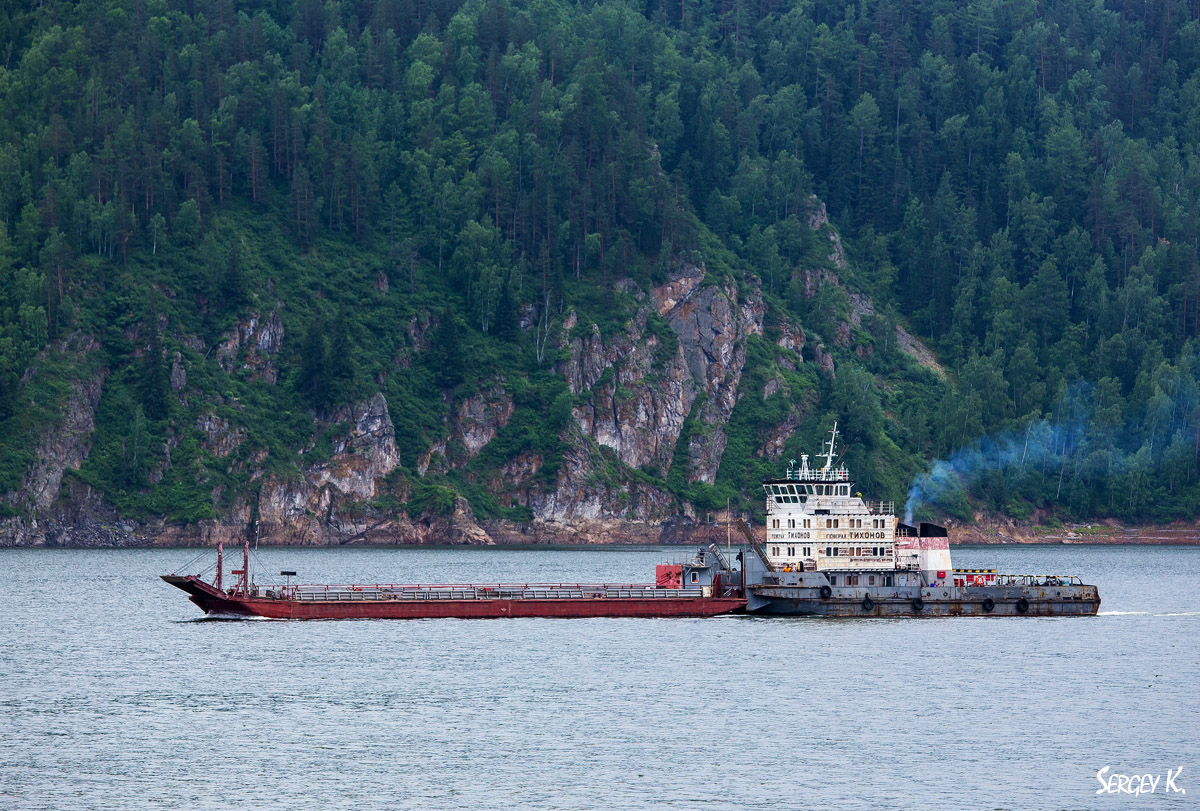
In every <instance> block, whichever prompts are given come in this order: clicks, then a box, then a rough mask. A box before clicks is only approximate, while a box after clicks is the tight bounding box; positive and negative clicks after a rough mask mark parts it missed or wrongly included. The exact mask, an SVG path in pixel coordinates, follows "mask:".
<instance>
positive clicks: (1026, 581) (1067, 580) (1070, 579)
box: [987, 574, 1083, 587]
mask: <svg viewBox="0 0 1200 811" xmlns="http://www.w3.org/2000/svg"><path fill="white" fill-rule="evenodd" d="M987 585H989V586H993V585H994V586H1043V587H1044V586H1082V585H1083V580H1082V579H1081V578H1080V577H1079V576H1078V575H1073V574H998V575H996V579H995V580H989V581H988V582H987Z"/></svg>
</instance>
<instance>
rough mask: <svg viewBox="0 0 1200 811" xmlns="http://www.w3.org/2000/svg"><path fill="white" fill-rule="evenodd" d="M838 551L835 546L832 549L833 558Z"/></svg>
mask: <svg viewBox="0 0 1200 811" xmlns="http://www.w3.org/2000/svg"><path fill="white" fill-rule="evenodd" d="M838 551H839V550H838V547H836V546H835V547H833V556H834V557H835V558H836V557H837V556H838Z"/></svg>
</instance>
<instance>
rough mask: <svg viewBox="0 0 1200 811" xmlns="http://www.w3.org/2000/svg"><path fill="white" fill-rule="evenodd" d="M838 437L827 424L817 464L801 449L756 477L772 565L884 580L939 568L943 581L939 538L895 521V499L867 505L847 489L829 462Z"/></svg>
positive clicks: (846, 477) (945, 552)
mask: <svg viewBox="0 0 1200 811" xmlns="http://www.w3.org/2000/svg"><path fill="white" fill-rule="evenodd" d="M837 434H838V430H837V424H836V423H834V426H833V430H832V431H831V432H830V438H829V441H828V442H827V443H825V444H826V445H827V446H828V447H827V448H826V449H825V450H824V453H823V454H822V457H821V458H823V460H824V465H823V466H822V467H820V468H815V469H814V468H811V467H809V463H808V455H807V454H805V455H803V456H801V457H800V464H799V466H797V465H796V462H795V461H794V460H793V461H792V462H791V463H790V464H789V465H788V470H787V474H786V476H785V477H784V478H782V479H769V480H767V481H764V482H763V489H764V490H765V491H766V496H767V505H766V506H767V543H766V554H767V558H768V559H769V560H770V562H771V565H772V566H773V567H774V568H775V569H776V570H782V571H809V572H811V571H823V572H845V573H846V574H847V576H849V577H850V578H852V580H851V582H854V580H853V578H855V577H856V575H857V574H859V573H868V572H869V573H872V574H871V579H874V578H875V577H876V576H878V577H880V578H885V579H886V580H887V581H891V580H892V574H893V573H895V572H910V571H919V572H925V573H927V574H926V576H925V580H926V582H931V581H934V580H936V579H939V574H938V573H939V572H940V573H941V574H940V578H942V579H944V578H945V577H946V575H947V572H949V571H950V569H951V566H950V548H949V544H948V543H947V541H946V539H945V538H944V537H941V538H919V537H917V536H918V534H919V533H918V531H917V529H916V528H915V527H909V526H907V525H905V524H903V523H901V522H900V521H898V520H897V518H896V515H895V504H894V502H875V503H873V504H872V503H869V502H866V501H864V500H863V498H862V493H857V492H854V482H853V481H851V479H850V474H849V472H848V471H847V470H846V467H845V465H838V466H837V467H835V466H834V460H835V458H836V456H837V453H836V444H837ZM905 579H907V578H905ZM887 584H888V585H892V583H891V582H888V583H887Z"/></svg>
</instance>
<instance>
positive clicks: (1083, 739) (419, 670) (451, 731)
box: [0, 546, 1200, 809]
mask: <svg viewBox="0 0 1200 811" xmlns="http://www.w3.org/2000/svg"><path fill="white" fill-rule="evenodd" d="M195 552H196V550H157V549H155V550H148V549H140V550H11V549H7V550H0V605H2V606H3V614H4V617H3V625H2V626H0V722H2V727H0V728H2V730H3V732H2V735H0V741H3V744H4V745H3V747H0V808H3V809H93V808H95V809H141V808H186V809H218V808H220V809H227V808H233V809H249V808H264V809H274V808H288V809H343V808H345V809H351V808H353V809H391V808H422V809H424V808H429V809H450V808H471V809H474V808H500V807H522V808H556V809H557V808H562V809H591V808H659V807H670V808H713V809H716V808H769V809H775V808H783V809H793V808H854V809H858V808H862V809H875V808H912V809H929V808H948V809H966V808H989V809H995V808H1012V809H1043V808H1046V809H1058V808H1068V809H1074V808H1089V809H1090V808H1101V809H1108V808H1112V809H1117V808H1127V807H1136V808H1160V807H1167V808H1185V807H1200V681H1198V677H1200V548H1195V547H1099V546H1097V547H1086V546H1067V547H1057V546H1056V547H1016V548H995V547H986V548H984V547H980V548H959V549H956V550H955V553H954V554H955V563H956V565H958V566H963V567H990V566H995V567H997V568H1000V569H1001V570H1003V571H1009V572H1018V573H1024V572H1039V573H1043V572H1048V573H1079V574H1082V575H1085V581H1086V582H1092V583H1096V584H1097V585H1099V587H1100V595H1101V597H1102V599H1103V601H1104V603H1103V605H1102V607H1101V615H1100V616H1098V617H1093V618H1063V619H1040V618H1011V619H1006V618H992V619H927V620H903V619H900V620H807V619H755V618H737V617H732V618H718V619H708V620H689V619H674V620H637V619H597V620H539V619H516V620H476V621H459V620H418V621H408V622H404V621H387V620H382V621H371V620H364V621H340V622H277V621H261V620H260V621H253V620H252V621H214V620H202V619H200V618H199V617H200V612H199V610H198V609H196V608H195V607H194V606H193V605H192V604H191V603H189V602H188V601H187V599H186V597H185V596H184V594H183V593H182V592H179V591H177V590H176V589H174V588H172V587H170V586H168V585H166V584H165V583H163V582H161V581H160V580H158V577H157V576H158V575H159V574H161V573H164V572H170V571H173V570H175V569H177V568H178V567H180V566H181V565H182V564H184V563H186V562H187V561H188V559H189V558H191V557H192V555H193V554H195ZM685 554H686V553H685V552H684V551H682V550H678V549H663V548H655V547H638V548H625V549H583V550H536V551H531V550H505V549H461V548H456V549H336V550H334V549H283V550H281V549H272V550H264V551H260V552H259V553H258V557H259V559H260V561H261V567H262V570H263V571H267V572H278V571H279V570H280V569H282V568H289V569H297V570H299V571H300V572H301V574H302V575H304V577H302V578H301V579H302V580H305V581H307V582H337V581H342V582H346V581H370V582H378V581H385V582H413V581H419V582H472V581H474V582H486V581H493V582H494V581H506V582H531V581H586V582H594V581H609V582H613V581H625V582H645V581H646V580H648V579H651V578H652V577H653V571H654V564H655V563H660V562H663V561H664V560H666V559H668V558H679V557H682V556H683V555H685ZM208 562H209V561H208V560H207V559H205V560H204V561H203V563H202V564H200V565H199V566H196V567H193V570H195V569H199V568H203V566H205V565H207V564H208ZM239 562H240V561H239ZM1103 766H1111V767H1112V769H1111V771H1113V772H1123V773H1132V772H1138V773H1150V774H1154V775H1165V774H1166V772H1167V770H1168V769H1175V768H1178V767H1180V766H1182V767H1183V773H1182V776H1181V777H1180V778H1179V780H1178V781H1177V785H1179V786H1180V787H1182V788H1185V789H1186V790H1187V792H1188V793H1187V794H1186V795H1177V794H1176V795H1171V796H1164V794H1163V789H1164V786H1163V784H1162V783H1161V782H1160V784H1159V787H1158V791H1157V793H1156V794H1154V795H1152V796H1142V797H1138V798H1136V799H1134V798H1130V797H1128V796H1124V797H1110V796H1107V795H1106V796H1097V795H1096V793H1095V792H1096V789H1097V788H1099V786H1100V784H1099V783H1098V782H1097V781H1096V779H1095V775H1096V772H1097V771H1098V770H1099V769H1100V768H1101V767H1103ZM1164 779H1165V778H1164Z"/></svg>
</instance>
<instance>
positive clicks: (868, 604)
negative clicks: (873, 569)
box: [862, 594, 875, 611]
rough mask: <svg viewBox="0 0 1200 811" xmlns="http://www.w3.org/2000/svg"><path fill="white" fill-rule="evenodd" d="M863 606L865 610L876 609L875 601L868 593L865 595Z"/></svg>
mask: <svg viewBox="0 0 1200 811" xmlns="http://www.w3.org/2000/svg"><path fill="white" fill-rule="evenodd" d="M862 607H863V611H874V610H875V601H874V600H872V599H871V595H869V594H868V595H867V596H866V597H863V601H862Z"/></svg>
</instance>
